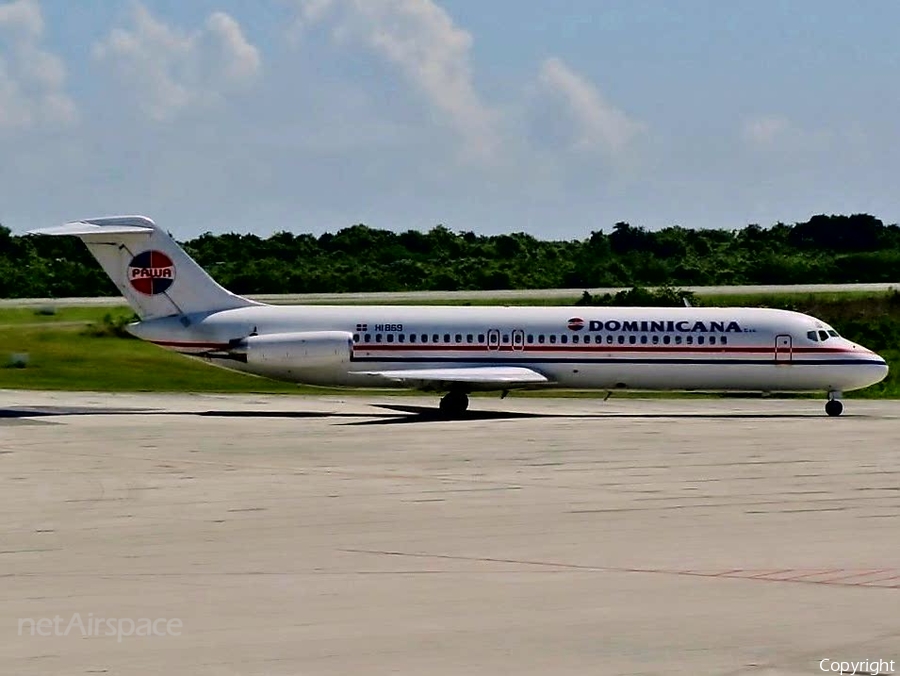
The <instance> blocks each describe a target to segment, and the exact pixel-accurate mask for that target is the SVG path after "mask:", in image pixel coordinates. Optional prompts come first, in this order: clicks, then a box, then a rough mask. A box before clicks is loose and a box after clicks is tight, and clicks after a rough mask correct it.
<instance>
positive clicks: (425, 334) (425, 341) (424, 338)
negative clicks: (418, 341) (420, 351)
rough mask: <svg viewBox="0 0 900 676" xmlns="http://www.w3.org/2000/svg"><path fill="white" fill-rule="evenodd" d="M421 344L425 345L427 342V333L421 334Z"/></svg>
mask: <svg viewBox="0 0 900 676" xmlns="http://www.w3.org/2000/svg"><path fill="white" fill-rule="evenodd" d="M422 342H423V343H427V342H428V334H427V333H423V334H422Z"/></svg>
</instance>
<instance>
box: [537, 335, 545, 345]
mask: <svg viewBox="0 0 900 676" xmlns="http://www.w3.org/2000/svg"><path fill="white" fill-rule="evenodd" d="M538 342H539V343H540V344H541V345H543V344H544V334H543V333H542V334H540V335H539V336H538Z"/></svg>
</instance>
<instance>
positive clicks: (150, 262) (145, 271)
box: [128, 250, 175, 296]
mask: <svg viewBox="0 0 900 676" xmlns="http://www.w3.org/2000/svg"><path fill="white" fill-rule="evenodd" d="M174 281H175V265H174V263H172V259H171V258H169V257H168V256H167V255H166V254H164V253H163V252H162V251H153V250H150V251H142V252H141V253H139V254H138V255H137V256H135V257H134V258H132V259H131V262H130V263H129V264H128V283H129V284H131V288H133V289H134V290H135V291H137V292H138V293H142V294H144V295H145V296H155V295H156V294H158V293H163V292H164V291H166V290H168V288H169V287H170V286H172V282H174Z"/></svg>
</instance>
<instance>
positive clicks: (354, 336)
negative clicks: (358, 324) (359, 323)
mask: <svg viewBox="0 0 900 676" xmlns="http://www.w3.org/2000/svg"><path fill="white" fill-rule="evenodd" d="M353 342H354V343H358V342H359V334H358V333H354V334H353Z"/></svg>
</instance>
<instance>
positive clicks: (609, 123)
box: [539, 57, 646, 159]
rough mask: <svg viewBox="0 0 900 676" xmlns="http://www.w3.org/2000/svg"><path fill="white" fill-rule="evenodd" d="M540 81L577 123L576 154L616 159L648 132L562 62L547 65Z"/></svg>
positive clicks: (575, 135) (540, 76)
mask: <svg viewBox="0 0 900 676" xmlns="http://www.w3.org/2000/svg"><path fill="white" fill-rule="evenodd" d="M539 81H540V84H541V85H542V87H543V88H544V89H545V90H546V91H547V92H548V93H549V94H551V95H552V96H554V97H556V98H557V99H558V100H559V101H561V102H562V103H564V104H565V109H566V112H567V114H568V116H569V117H570V118H571V121H572V122H573V123H574V126H573V134H574V138H573V140H572V147H573V148H574V149H576V150H581V151H587V152H598V151H599V152H601V153H603V154H604V155H606V156H607V157H609V158H612V159H614V158H617V157H618V156H620V155H621V154H622V153H623V152H624V151H625V150H626V149H627V148H628V147H630V146H631V144H632V143H633V142H634V141H635V140H636V139H637V138H638V137H639V136H640V135H641V134H643V133H644V132H645V131H646V127H645V125H644V124H642V123H641V122H638V121H636V120H633V119H632V118H630V117H629V116H628V115H627V114H626V113H624V112H623V111H621V110H619V109H618V108H616V107H615V106H614V105H612V104H611V103H610V102H609V101H607V100H606V99H605V98H604V97H603V95H602V94H601V93H600V91H599V90H598V89H597V87H596V86H595V85H594V84H593V83H591V82H590V81H589V80H587V79H585V78H584V77H583V76H581V75H579V74H578V73H576V72H575V71H573V70H572V69H571V68H569V67H568V66H567V65H566V64H565V63H564V62H563V61H562V60H561V59H559V58H556V57H551V58H549V59H546V60H545V61H544V63H543V64H542V65H541V70H540V74H539Z"/></svg>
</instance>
